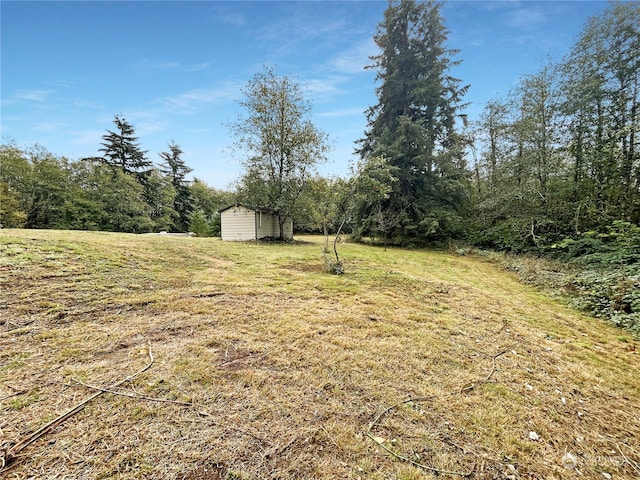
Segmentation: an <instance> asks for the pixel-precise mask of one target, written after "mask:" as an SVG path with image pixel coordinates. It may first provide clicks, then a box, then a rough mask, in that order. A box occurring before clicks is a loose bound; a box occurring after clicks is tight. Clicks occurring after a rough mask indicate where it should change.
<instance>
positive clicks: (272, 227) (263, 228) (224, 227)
mask: <svg viewBox="0 0 640 480" xmlns="http://www.w3.org/2000/svg"><path fill="white" fill-rule="evenodd" d="M282 230H283V231H282V236H283V237H284V238H293V222H292V221H291V219H290V218H287V219H285V221H284V224H283V226H282ZM220 236H221V237H222V240H231V241H233V240H240V241H241V240H260V239H263V238H269V237H271V238H276V237H279V236H280V229H279V227H278V214H277V213H276V212H273V211H270V210H267V209H261V208H253V207H250V206H248V205H242V204H237V205H231V206H230V207H227V208H223V209H222V210H220Z"/></svg>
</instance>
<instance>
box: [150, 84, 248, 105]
mask: <svg viewBox="0 0 640 480" xmlns="http://www.w3.org/2000/svg"><path fill="white" fill-rule="evenodd" d="M241 88H242V85H239V84H237V83H233V82H229V83H225V84H221V85H219V86H215V87H209V88H195V89H192V90H188V91H186V92H183V93H179V94H177V95H174V96H171V97H164V98H162V99H160V100H158V101H156V102H154V103H158V104H160V105H161V106H162V108H164V109H166V110H168V111H171V112H178V113H193V112H195V111H198V110H200V109H201V108H202V107H203V106H205V105H211V104H214V103H220V102H221V103H227V102H230V101H234V100H235V99H237V98H238V96H239V94H240V89H241Z"/></svg>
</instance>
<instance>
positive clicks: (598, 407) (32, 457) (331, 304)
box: [0, 230, 640, 480]
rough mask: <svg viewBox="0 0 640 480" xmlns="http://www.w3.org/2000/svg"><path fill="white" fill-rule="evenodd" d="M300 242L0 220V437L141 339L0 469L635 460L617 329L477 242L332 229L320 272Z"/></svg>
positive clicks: (317, 474) (164, 475)
mask: <svg viewBox="0 0 640 480" xmlns="http://www.w3.org/2000/svg"><path fill="white" fill-rule="evenodd" d="M305 240H307V241H305V242H303V243H298V244H295V245H258V244H251V243H247V244H238V243H223V242H221V241H219V240H216V239H198V238H176V237H166V236H133V235H122V234H106V233H87V232H55V231H24V230H2V231H0V448H4V449H5V450H6V449H9V450H10V448H11V447H12V446H13V445H16V444H17V443H18V442H19V441H20V440H22V439H24V438H25V437H26V436H28V435H29V434H31V433H32V432H34V431H35V430H37V429H38V428H39V427H40V426H42V425H44V424H45V423H47V422H48V421H50V420H52V419H53V418H55V417H56V416H57V415H59V414H61V413H63V412H64V411H66V410H68V409H70V408H72V407H73V406H74V405H76V404H78V403H80V402H81V401H83V400H84V399H85V398H87V397H89V396H91V395H93V394H95V393H96V390H94V389H92V388H89V387H88V386H87V385H92V386H99V387H103V388H107V387H109V386H110V385H113V384H115V383H116V382H118V381H121V380H123V379H124V378H126V377H127V376H128V375H131V374H133V373H135V372H137V371H139V370H140V369H141V368H142V367H144V365H145V364H146V363H147V362H148V361H149V355H148V350H147V348H148V347H149V346H150V348H151V351H152V352H153V357H154V361H153V364H152V366H151V367H150V368H149V369H148V370H147V371H145V372H143V373H141V374H140V375H138V376H137V377H136V378H134V379H133V380H131V381H129V382H126V383H124V384H123V385H122V386H120V387H119V388H118V391H120V392H125V393H127V394H128V395H129V396H123V395H114V394H113V393H103V394H102V395H100V396H98V397H97V398H95V399H94V400H92V401H91V402H90V403H88V404H87V405H86V407H85V408H84V409H83V410H81V411H80V412H79V413H77V414H75V415H74V416H73V417H71V418H69V419H68V420H67V421H65V422H64V423H62V424H61V425H59V426H57V427H56V428H55V429H54V430H53V431H51V432H50V433H48V434H47V435H46V436H44V437H42V438H40V439H38V440H37V441H36V442H34V443H33V444H32V445H30V446H28V447H26V448H25V449H23V450H21V451H20V452H19V453H18V454H17V457H16V458H15V460H14V461H13V462H12V463H11V464H10V465H9V466H8V468H6V469H5V470H4V471H3V472H2V473H1V474H0V476H3V478H8V479H13V478H21V479H22V478H24V479H26V478H79V479H84V478H87V479H102V478H122V479H125V478H157V479H185V480H197V479H212V480H216V479H264V478H274V479H275V478H277V479H315V478H317V479H320V478H322V479H354V480H355V479H358V478H361V479H365V478H366V479H396V480H401V479H402V480H410V479H419V478H430V477H432V476H433V475H436V474H437V475H438V477H439V478H464V476H465V475H466V476H468V478H478V479H485V478H486V479H489V478H499V479H505V478H517V479H542V478H544V479H554V478H555V479H560V478H567V479H569V478H578V477H579V478H585V479H590V478H591V479H602V478H605V477H606V475H605V474H607V475H611V476H612V477H611V478H614V479H632V478H638V476H639V475H640V464H639V462H640V447H639V446H638V444H639V439H640V380H639V379H638V376H637V372H638V371H640V368H639V367H640V358H639V356H638V354H637V347H638V344H637V343H636V342H634V341H633V339H631V338H630V336H629V335H628V334H625V333H624V332H623V331H620V330H616V329H614V328H612V327H610V326H608V325H607V324H605V323H604V322H602V321H599V320H594V319H592V318H589V317H586V316H583V315H581V314H579V313H576V312H575V311H572V310H570V309H568V308H566V307H564V306H563V305H561V304H559V303H557V301H556V300H553V299H551V298H549V297H548V296H545V295H544V294H542V293H540V292H538V291H536V290H534V289H532V288H530V287H527V286H524V285H522V284H520V283H518V282H517V280H516V279H515V277H514V276H512V275H510V274H507V273H504V272H502V271H500V270H498V269H497V268H496V267H495V266H492V265H490V264H487V263H482V262H479V261H478V260H474V259H471V258H466V257H454V256H451V255H447V254H443V253H437V252H424V251H404V250H396V249H389V250H387V251H384V250H383V249H381V248H374V247H368V246H363V245H353V244H344V245H342V254H343V256H344V259H345V260H346V262H345V268H346V274H345V275H343V276H334V275H329V274H326V273H323V263H322V262H323V260H322V254H321V240H320V239H312V238H311V239H305ZM79 382H82V383H83V384H86V385H83V384H81V383H79ZM151 399H158V400H163V401H153V400H151ZM168 401H171V402H173V403H170V402H168ZM177 402H183V403H188V404H189V405H184V404H181V403H177ZM530 432H535V433H537V434H538V436H539V439H538V440H531V439H530ZM378 442H380V444H379V443H378ZM421 465H422V466H421ZM438 471H439V472H451V473H438ZM606 478H609V477H606Z"/></svg>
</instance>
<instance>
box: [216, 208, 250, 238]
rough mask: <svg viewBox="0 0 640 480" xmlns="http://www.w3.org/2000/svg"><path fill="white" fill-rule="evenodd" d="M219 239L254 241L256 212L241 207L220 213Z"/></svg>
mask: <svg viewBox="0 0 640 480" xmlns="http://www.w3.org/2000/svg"><path fill="white" fill-rule="evenodd" d="M220 237H221V238H222V240H236V241H242V240H255V239H256V212H255V211H253V210H250V209H248V208H245V207H243V206H237V207H232V208H228V209H227V210H224V211H223V212H221V213H220Z"/></svg>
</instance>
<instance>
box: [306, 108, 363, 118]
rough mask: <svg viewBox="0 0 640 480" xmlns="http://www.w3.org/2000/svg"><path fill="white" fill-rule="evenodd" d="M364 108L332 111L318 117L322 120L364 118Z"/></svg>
mask: <svg viewBox="0 0 640 480" xmlns="http://www.w3.org/2000/svg"><path fill="white" fill-rule="evenodd" d="M364 110H365V109H364V108H361V107H350V108H343V109H340V110H331V111H328V112H320V113H318V114H317V115H316V116H317V117H322V118H345V117H363V116H364Z"/></svg>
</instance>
